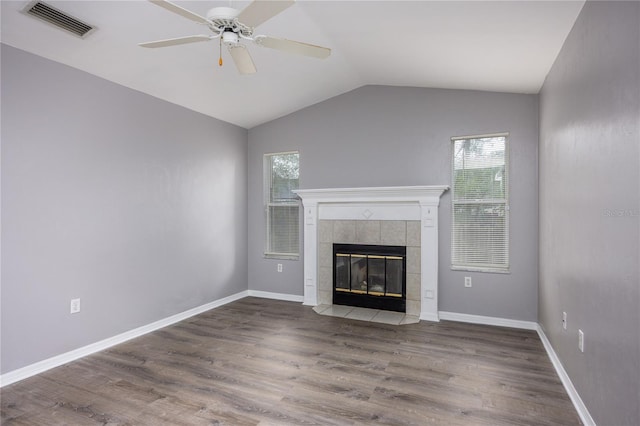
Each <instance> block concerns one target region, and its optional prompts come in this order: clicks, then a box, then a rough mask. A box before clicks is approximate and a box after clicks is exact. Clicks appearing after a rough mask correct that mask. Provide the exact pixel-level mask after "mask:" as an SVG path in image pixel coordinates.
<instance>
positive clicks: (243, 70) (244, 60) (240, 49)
mask: <svg viewBox="0 0 640 426" xmlns="http://www.w3.org/2000/svg"><path fill="white" fill-rule="evenodd" d="M229 53H230V54H231V58H232V59H233V62H234V63H235V64H236V68H238V71H239V72H240V74H255V72H256V71H257V70H256V66H255V64H254V63H253V59H251V55H249V51H248V50H247V48H246V47H244V46H243V45H241V44H236V45H234V46H229Z"/></svg>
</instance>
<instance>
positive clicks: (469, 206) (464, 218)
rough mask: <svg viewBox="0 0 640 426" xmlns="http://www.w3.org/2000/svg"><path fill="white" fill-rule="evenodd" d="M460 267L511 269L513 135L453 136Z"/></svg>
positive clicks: (455, 263) (455, 251) (455, 264)
mask: <svg viewBox="0 0 640 426" xmlns="http://www.w3.org/2000/svg"><path fill="white" fill-rule="evenodd" d="M452 145H453V155H452V169H453V179H452V182H453V185H452V187H453V188H452V216H453V218H452V238H451V262H452V268H454V269H471V270H489V271H492V270H493V271H502V272H503V271H508V269H509V200H508V199H509V186H508V155H507V135H506V134H498V135H489V136H473V137H464V138H452Z"/></svg>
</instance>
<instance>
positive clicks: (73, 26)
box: [24, 1, 95, 38]
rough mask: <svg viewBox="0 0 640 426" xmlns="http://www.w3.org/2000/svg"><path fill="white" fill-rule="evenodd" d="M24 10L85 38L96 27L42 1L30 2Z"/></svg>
mask: <svg viewBox="0 0 640 426" xmlns="http://www.w3.org/2000/svg"><path fill="white" fill-rule="evenodd" d="M24 12H25V13H26V14H27V15H31V16H35V17H36V18H39V19H42V20H43V21H45V22H47V23H49V24H52V25H55V26H56V27H58V28H61V29H63V30H65V31H68V32H70V33H73V34H75V35H77V36H79V37H83V38H84V37H85V36H86V35H87V34H89V33H90V32H91V31H93V30H94V29H95V28H94V27H92V26H91V25H89V24H87V23H85V22H82V21H80V20H79V19H76V18H74V17H73V16H69V15H67V14H66V13H64V12H62V11H61V10H59V9H56V8H55V7H52V6H49V5H48V4H46V3H43V2H41V1H36V2H33V3H29V5H27V7H26V8H25V9H24Z"/></svg>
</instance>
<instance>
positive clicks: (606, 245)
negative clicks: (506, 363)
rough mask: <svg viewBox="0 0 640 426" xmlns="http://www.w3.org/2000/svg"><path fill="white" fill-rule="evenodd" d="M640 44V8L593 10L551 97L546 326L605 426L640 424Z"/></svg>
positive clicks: (545, 101)
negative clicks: (580, 348)
mask: <svg viewBox="0 0 640 426" xmlns="http://www.w3.org/2000/svg"><path fill="white" fill-rule="evenodd" d="M639 46H640V3H637V2H621V3H617V2H587V3H586V5H585V6H584V8H583V10H582V12H581V14H580V16H579V17H578V20H577V21H576V24H575V26H574V28H573V30H572V31H571V33H570V34H569V36H568V38H567V40H566V42H565V44H564V47H563V48H562V51H561V52H560V55H559V56H558V58H557V60H556V62H555V64H554V66H553V68H552V70H551V72H550V73H549V75H548V77H547V79H546V82H545V84H544V86H543V89H542V92H541V96H540V299H539V300H540V307H539V314H540V324H541V325H542V327H543V329H544V331H545V334H546V335H547V337H548V338H549V340H550V341H551V344H552V345H553V347H554V350H555V352H556V353H557V354H558V356H559V358H560V360H561V362H562V364H563V365H564V368H565V369H566V371H567V372H568V374H569V376H570V377H571V381H572V382H573V384H574V386H575V387H576V389H577V391H578V393H579V394H580V396H581V398H582V400H583V401H584V402H585V404H586V406H587V408H588V409H589V411H590V413H591V415H592V417H593V418H594V420H595V421H596V422H597V423H598V424H601V425H638V424H640V412H639V408H638V407H639V406H640V404H638V401H640V316H639V315H640V314H639V312H640V290H639V282H640V276H639V274H638V263H639V257H640V251H639V236H640V234H639V231H640V227H639V221H640V184H639V179H640V172H639V170H640V158H639V155H640V150H639V146H640V129H639V126H640V125H639V121H640V104H639V103H640V55H639ZM563 311H565V312H567V314H568V321H567V330H566V331H563V330H562V327H561V318H562V312H563ZM578 329H582V330H583V331H584V333H585V351H584V353H581V352H579V351H578V337H577V335H578Z"/></svg>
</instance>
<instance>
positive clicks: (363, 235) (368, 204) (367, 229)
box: [294, 185, 449, 321]
mask: <svg viewBox="0 0 640 426" xmlns="http://www.w3.org/2000/svg"><path fill="white" fill-rule="evenodd" d="M447 189H449V187H448V186H446V185H439V186H435V185H434V186H401V187H372V188H325V189H300V190H296V191H294V192H295V193H296V194H297V195H298V196H300V198H302V204H303V207H304V304H305V305H311V306H317V305H319V304H329V305H331V304H332V303H336V302H335V301H334V300H333V296H334V292H333V291H332V281H333V278H332V274H333V260H332V258H331V254H332V247H333V245H332V244H342V243H344V244H384V245H405V246H406V247H407V255H406V270H405V274H406V287H405V290H406V314H407V315H411V316H419V317H420V319H422V320H430V321H438V320H439V317H438V204H439V203H440V196H441V195H442V193H443V192H444V191H446V190H447ZM403 229H404V232H403V231H402V230H403Z"/></svg>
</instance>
